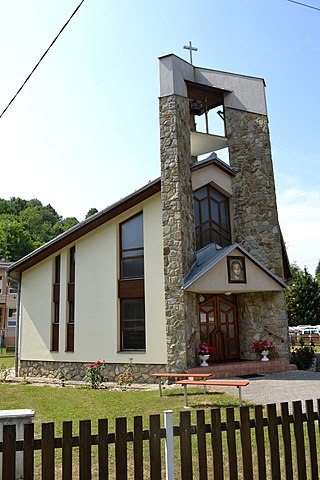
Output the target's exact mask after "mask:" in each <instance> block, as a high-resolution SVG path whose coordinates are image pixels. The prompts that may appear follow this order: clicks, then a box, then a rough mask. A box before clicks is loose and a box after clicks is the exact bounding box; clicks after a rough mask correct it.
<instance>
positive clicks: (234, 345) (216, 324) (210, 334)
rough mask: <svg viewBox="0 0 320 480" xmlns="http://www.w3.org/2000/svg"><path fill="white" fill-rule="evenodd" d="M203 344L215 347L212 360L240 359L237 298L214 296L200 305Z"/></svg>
mask: <svg viewBox="0 0 320 480" xmlns="http://www.w3.org/2000/svg"><path fill="white" fill-rule="evenodd" d="M199 311H200V332H201V342H203V343H206V344H208V345H212V346H213V347H214V353H213V354H212V355H211V360H214V361H223V360H232V359H237V358H239V338H238V323H237V308H236V297H235V296H228V297H227V296H226V295H213V296H212V297H210V298H206V300H205V301H204V302H202V303H200V305H199Z"/></svg>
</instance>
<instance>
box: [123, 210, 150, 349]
mask: <svg viewBox="0 0 320 480" xmlns="http://www.w3.org/2000/svg"><path fill="white" fill-rule="evenodd" d="M118 296H119V299H120V350H121V351H125V350H131V351H144V350H145V348H146V341H145V306H144V240H143V213H142V212H141V213H139V214H137V215H134V216H133V217H131V218H129V219H128V220H126V221H125V222H123V223H121V224H120V280H119V288H118Z"/></svg>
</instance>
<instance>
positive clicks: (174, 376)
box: [151, 373, 213, 397]
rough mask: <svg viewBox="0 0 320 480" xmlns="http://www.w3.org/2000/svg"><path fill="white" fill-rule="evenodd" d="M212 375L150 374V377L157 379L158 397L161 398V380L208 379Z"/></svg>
mask: <svg viewBox="0 0 320 480" xmlns="http://www.w3.org/2000/svg"><path fill="white" fill-rule="evenodd" d="M212 376H213V373H152V374H151V377H153V378H158V382H159V395H160V397H162V388H161V378H174V379H175V378H188V379H191V378H192V379H194V378H210V377H212Z"/></svg>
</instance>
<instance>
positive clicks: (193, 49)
mask: <svg viewBox="0 0 320 480" xmlns="http://www.w3.org/2000/svg"><path fill="white" fill-rule="evenodd" d="M183 48H185V49H186V50H189V52H190V63H191V65H192V51H194V52H197V51H198V49H197V48H196V47H193V46H192V43H191V42H189V45H183Z"/></svg>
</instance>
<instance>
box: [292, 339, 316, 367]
mask: <svg viewBox="0 0 320 480" xmlns="http://www.w3.org/2000/svg"><path fill="white" fill-rule="evenodd" d="M313 359H314V349H313V348H312V347H310V346H308V345H302V346H301V347H297V348H296V349H295V350H294V351H293V352H292V353H291V363H294V364H295V365H297V369H298V370H308V369H309V368H310V367H311V365H312V363H313Z"/></svg>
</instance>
